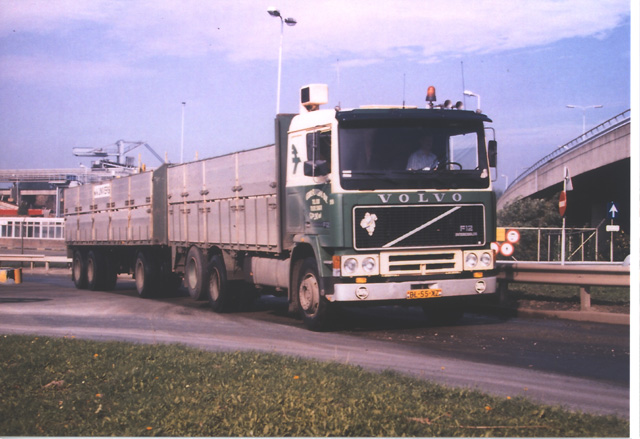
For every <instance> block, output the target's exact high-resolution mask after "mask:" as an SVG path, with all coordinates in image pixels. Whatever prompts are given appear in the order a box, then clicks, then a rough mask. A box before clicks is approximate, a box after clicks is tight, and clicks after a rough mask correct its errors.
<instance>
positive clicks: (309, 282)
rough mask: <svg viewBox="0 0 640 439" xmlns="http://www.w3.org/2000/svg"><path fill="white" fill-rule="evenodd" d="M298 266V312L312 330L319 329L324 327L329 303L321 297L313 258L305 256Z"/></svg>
mask: <svg viewBox="0 0 640 439" xmlns="http://www.w3.org/2000/svg"><path fill="white" fill-rule="evenodd" d="M299 264H300V267H299V269H298V270H296V272H297V273H299V276H298V281H297V283H296V285H297V288H296V290H297V295H298V297H297V299H298V303H299V304H300V314H301V316H302V320H303V321H304V324H305V326H306V327H307V328H308V329H311V330H312V331H320V330H322V329H324V328H325V327H326V324H327V319H328V314H329V312H328V311H329V309H328V308H329V304H328V303H327V301H326V299H325V298H324V297H322V295H321V294H320V291H321V289H322V286H321V282H322V280H321V279H320V276H318V268H317V266H316V260H315V259H314V258H311V257H309V258H305V259H303V260H302V261H300V262H299Z"/></svg>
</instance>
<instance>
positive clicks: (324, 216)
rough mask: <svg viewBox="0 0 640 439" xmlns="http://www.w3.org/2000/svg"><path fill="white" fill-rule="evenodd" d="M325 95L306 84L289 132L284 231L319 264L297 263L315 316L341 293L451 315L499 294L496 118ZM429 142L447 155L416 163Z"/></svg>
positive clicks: (306, 310) (301, 293) (308, 312)
mask: <svg viewBox="0 0 640 439" xmlns="http://www.w3.org/2000/svg"><path fill="white" fill-rule="evenodd" d="M433 93H434V94H435V90H433ZM326 102H327V88H326V86H324V85H318V84H316V85H310V86H308V87H305V88H303V89H302V91H301V104H300V107H301V111H300V114H299V115H296V116H295V117H293V118H292V119H291V122H290V124H289V127H288V130H287V132H288V134H287V137H286V141H287V144H286V154H287V159H286V201H285V203H286V208H285V209H284V211H285V218H286V221H285V223H286V234H287V235H288V236H290V239H291V240H292V241H293V242H294V245H300V244H303V243H306V245H308V246H309V248H310V249H312V252H313V255H310V256H308V259H309V260H310V259H311V258H313V259H314V260H315V263H316V267H315V270H316V271H315V272H314V271H313V270H310V269H309V268H310V266H312V263H310V262H307V266H306V267H305V268H306V271H305V273H300V272H299V271H300V270H294V279H296V278H297V282H295V281H294V285H292V287H293V288H297V289H298V291H297V293H298V294H297V295H298V297H297V298H295V297H294V298H293V302H294V303H295V302H296V301H297V302H298V303H299V305H300V306H301V308H302V311H303V316H304V317H305V319H306V320H308V324H309V325H310V326H312V327H313V326H314V325H315V320H323V319H324V314H325V312H326V310H327V306H326V305H328V304H330V303H331V302H351V303H365V302H367V303H369V302H373V303H377V304H385V303H390V302H393V303H398V302H403V303H407V304H415V305H418V304H419V305H422V306H423V308H424V309H425V312H426V313H427V314H428V315H430V316H431V317H438V316H439V317H443V318H452V317H455V316H460V315H461V313H462V311H463V309H464V307H465V306H467V305H469V304H471V303H473V300H475V299H477V298H478V297H479V296H483V297H487V296H491V295H493V294H494V293H495V292H496V272H495V254H494V251H493V250H492V249H491V247H490V245H491V242H492V241H495V229H496V219H495V218H496V216H495V204H496V199H495V195H494V192H493V191H492V187H491V178H490V175H491V173H490V166H495V163H494V162H495V155H496V152H495V151H496V144H495V141H493V140H492V141H489V142H486V140H485V124H487V123H489V122H491V120H490V119H489V118H488V117H486V116H485V115H483V114H481V113H479V112H474V111H465V110H461V109H456V108H447V107H449V105H448V104H447V105H443V106H436V105H434V104H433V103H432V102H430V103H429V105H428V107H427V108H424V109H418V108H406V107H405V108H403V107H388V106H384V107H383V106H381V107H375V106H369V107H365V108H359V109H353V110H341V109H319V107H320V105H322V104H325V103H326ZM459 107H460V105H458V108H459ZM283 117H284V118H288V116H283ZM425 139H427V140H426V141H425ZM425 143H429V146H430V149H431V151H430V152H431V154H432V155H435V156H436V157H437V163H433V162H432V163H430V164H431V166H426V167H424V168H419V169H414V168H415V166H413V167H412V166H410V165H409V162H410V157H411V156H412V154H415V153H416V152H417V151H419V150H420V149H421V148H423V147H424V144H425ZM487 144H488V146H487ZM280 147H281V148H285V146H284V144H281V145H280ZM418 154H419V153H418ZM490 157H491V159H490ZM414 162H415V160H414ZM305 276H306V278H305ZM316 276H317V277H316ZM325 301H326V303H324V302H325Z"/></svg>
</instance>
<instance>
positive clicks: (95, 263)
mask: <svg viewBox="0 0 640 439" xmlns="http://www.w3.org/2000/svg"><path fill="white" fill-rule="evenodd" d="M104 261H105V259H104V256H103V254H102V253H101V252H100V250H89V253H87V259H86V260H85V264H86V272H87V288H88V289H90V290H91V291H96V290H101V289H103V287H104V284H105V282H104V279H105V278H106V265H105V263H104Z"/></svg>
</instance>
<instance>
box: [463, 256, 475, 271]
mask: <svg viewBox="0 0 640 439" xmlns="http://www.w3.org/2000/svg"><path fill="white" fill-rule="evenodd" d="M464 263H465V265H466V266H467V268H474V267H475V266H476V265H478V255H476V254H475V253H467V256H466V258H465V261H464Z"/></svg>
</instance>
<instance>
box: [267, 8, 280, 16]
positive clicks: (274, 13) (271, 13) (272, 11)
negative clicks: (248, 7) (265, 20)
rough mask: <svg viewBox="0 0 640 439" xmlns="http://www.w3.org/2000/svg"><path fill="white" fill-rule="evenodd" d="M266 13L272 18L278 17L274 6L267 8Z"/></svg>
mask: <svg viewBox="0 0 640 439" xmlns="http://www.w3.org/2000/svg"><path fill="white" fill-rule="evenodd" d="M267 12H268V13H269V15H271V16H272V17H280V11H278V10H277V9H276V7H275V6H269V8H267Z"/></svg>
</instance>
